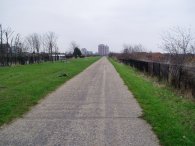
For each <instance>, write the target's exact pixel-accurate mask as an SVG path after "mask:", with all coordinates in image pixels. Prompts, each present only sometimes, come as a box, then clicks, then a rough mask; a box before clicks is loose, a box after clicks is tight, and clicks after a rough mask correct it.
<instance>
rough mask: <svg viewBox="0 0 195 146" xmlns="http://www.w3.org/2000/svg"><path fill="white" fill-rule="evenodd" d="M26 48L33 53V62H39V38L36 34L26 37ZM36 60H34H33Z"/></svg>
mask: <svg viewBox="0 0 195 146" xmlns="http://www.w3.org/2000/svg"><path fill="white" fill-rule="evenodd" d="M25 42H26V47H27V48H28V49H29V50H31V52H32V53H33V58H34V59H33V60H34V61H35V60H36V61H37V62H38V63H39V62H40V55H39V53H40V48H41V36H40V35H39V34H37V33H33V34H30V35H29V36H27V37H26V41H25ZM35 58H36V59H35Z"/></svg>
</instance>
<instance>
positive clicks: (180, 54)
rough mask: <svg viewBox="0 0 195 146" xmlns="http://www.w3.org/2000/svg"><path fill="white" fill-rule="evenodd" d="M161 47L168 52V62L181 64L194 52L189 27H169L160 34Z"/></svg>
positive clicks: (186, 61)
mask: <svg viewBox="0 0 195 146" xmlns="http://www.w3.org/2000/svg"><path fill="white" fill-rule="evenodd" d="M162 48H163V50H165V51H166V52H168V53H169V54H170V58H169V62H170V63H173V64H180V65H183V64H185V63H188V61H189V60H190V59H191V58H192V54H193V53H194V46H193V37H192V34H191V31H190V29H184V28H180V27H175V28H171V29H170V30H168V31H167V32H165V33H164V34H163V35H162Z"/></svg>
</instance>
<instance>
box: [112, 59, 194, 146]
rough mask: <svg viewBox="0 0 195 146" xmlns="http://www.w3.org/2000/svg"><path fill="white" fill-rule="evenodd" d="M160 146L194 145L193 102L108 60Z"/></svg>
mask: <svg viewBox="0 0 195 146" xmlns="http://www.w3.org/2000/svg"><path fill="white" fill-rule="evenodd" d="M110 61H111V63H112V64H113V65H114V67H115V68H116V70H117V71H118V73H119V74H120V76H121V77H122V79H123V80H124V83H125V84H126V85H127V86H128V88H129V89H130V90H131V92H132V93H133V94H134V96H135V98H136V99H137V101H138V102H139V104H140V106H141V107H142V109H143V118H144V119H145V120H146V121H147V122H148V123H150V125H151V126H152V128H153V131H154V132H155V133H156V134H157V136H158V138H159V140H160V143H161V144H162V145H164V146H195V103H194V102H193V101H190V100H188V99H185V98H184V97H182V96H178V95H176V94H174V93H173V92H172V91H171V89H170V88H168V87H166V86H164V87H163V86H159V85H158V84H156V83H154V82H153V81H152V80H149V79H147V78H146V76H143V74H141V73H139V72H138V71H137V70H135V69H133V68H131V67H129V66H127V65H124V64H121V63H119V62H117V61H115V60H113V59H110Z"/></svg>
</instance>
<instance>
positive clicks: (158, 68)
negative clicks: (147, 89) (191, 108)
mask: <svg viewBox="0 0 195 146" xmlns="http://www.w3.org/2000/svg"><path fill="white" fill-rule="evenodd" d="M119 60H120V61H121V62H123V63H125V64H128V65H130V66H132V67H134V68H137V69H138V70H140V71H142V72H145V73H147V74H149V75H151V76H156V77H158V79H159V80H165V81H167V82H168V83H170V84H171V85H173V86H174V87H176V88H178V89H181V90H187V91H189V92H191V94H192V96H193V97H194V98H195V67H188V66H181V65H173V64H165V63H158V62H150V61H141V60H134V59H119Z"/></svg>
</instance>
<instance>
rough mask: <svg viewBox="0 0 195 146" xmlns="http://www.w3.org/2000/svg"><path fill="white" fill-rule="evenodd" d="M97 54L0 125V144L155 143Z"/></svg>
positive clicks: (93, 145)
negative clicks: (76, 72)
mask: <svg viewBox="0 0 195 146" xmlns="http://www.w3.org/2000/svg"><path fill="white" fill-rule="evenodd" d="M141 114H142V111H141V108H140V107H139V105H138V103H137V101H136V100H135V99H134V98H133V96H132V94H131V93H130V92H129V91H128V89H127V87H126V86H125V85H124V83H123V81H122V79H121V78H120V77H119V75H118V73H117V72H116V70H115V69H114V67H113V66H112V65H111V63H110V62H109V61H108V60H107V58H105V57H103V58H102V59H100V60H99V61H97V62H96V63H94V64H93V65H91V66H90V67H88V68H87V69H86V70H85V71H83V72H82V73H80V74H79V75H77V76H76V77H74V78H73V79H71V80H69V81H68V82H66V83H65V84H64V85H62V86H61V87H60V88H58V89H57V90H56V91H55V92H53V93H51V94H49V95H48V96H47V97H46V98H45V99H43V100H42V101H41V102H40V103H39V104H38V105H37V106H35V107H34V108H33V109H32V110H31V111H30V112H28V113H27V114H26V115H24V117H23V118H20V119H17V120H15V121H14V122H13V123H11V124H9V125H7V126H4V127H2V128H1V129H0V145H20V146H23V145H49V146H52V145H65V146H77V145H78V146H128V145H132V146H156V145H159V144H158V140H157V138H156V136H155V135H154V133H153V132H152V130H151V127H150V125H148V124H147V123H146V122H145V121H144V120H142V119H141V118H139V117H140V116H141Z"/></svg>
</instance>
